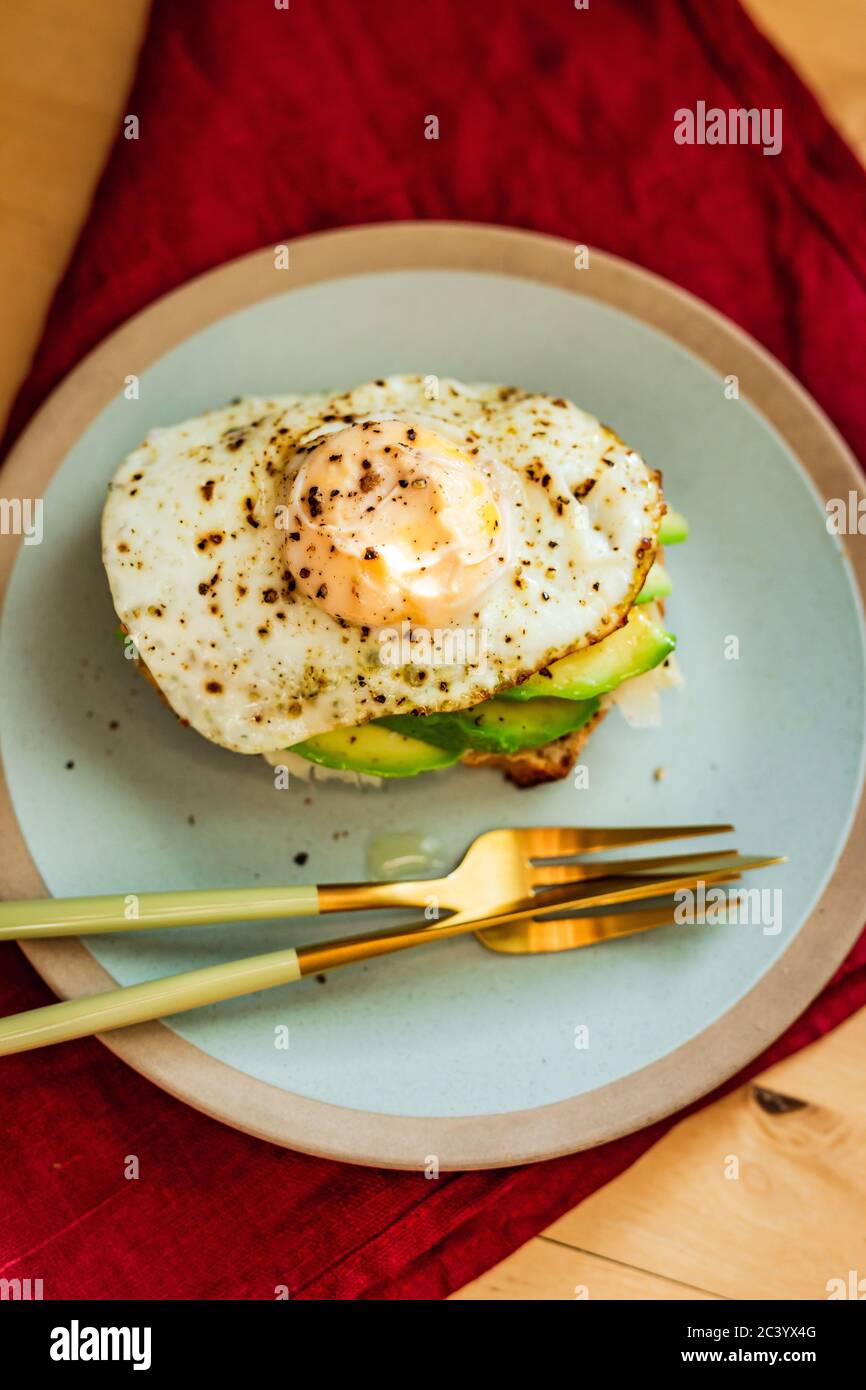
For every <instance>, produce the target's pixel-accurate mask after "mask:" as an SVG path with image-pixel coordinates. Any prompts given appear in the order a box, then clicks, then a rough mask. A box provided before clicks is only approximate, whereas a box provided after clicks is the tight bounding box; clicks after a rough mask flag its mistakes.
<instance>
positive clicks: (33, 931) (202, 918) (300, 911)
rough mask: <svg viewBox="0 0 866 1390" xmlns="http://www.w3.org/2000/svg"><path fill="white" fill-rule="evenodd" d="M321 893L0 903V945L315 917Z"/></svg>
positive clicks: (259, 891) (202, 893) (256, 891)
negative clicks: (150, 930) (83, 935)
mask: <svg viewBox="0 0 866 1390" xmlns="http://www.w3.org/2000/svg"><path fill="white" fill-rule="evenodd" d="M318 912H319V890H318V888H316V887H314V886H312V887H311V886H306V887H303V888H298V887H291V888H202V889H192V890H187V891H184V892H177V893H126V894H123V893H112V894H108V895H106V896H104V897H96V898H43V899H38V900H36V901H35V902H11V903H0V941H29V940H32V939H33V938H34V937H40V936H78V935H79V933H82V932H86V933H87V934H88V935H90V934H92V933H98V932H112V931H141V930H142V929H144V928H145V927H193V926H205V925H207V924H208V923H220V922H246V921H251V922H252V921H256V922H267V921H272V920H274V919H275V918H280V917H315V916H317V915H318Z"/></svg>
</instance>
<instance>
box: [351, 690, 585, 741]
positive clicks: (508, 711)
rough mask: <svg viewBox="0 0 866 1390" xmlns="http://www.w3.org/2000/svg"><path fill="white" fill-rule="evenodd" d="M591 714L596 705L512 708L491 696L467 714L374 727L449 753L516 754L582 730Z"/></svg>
mask: <svg viewBox="0 0 866 1390" xmlns="http://www.w3.org/2000/svg"><path fill="white" fill-rule="evenodd" d="M597 709H598V700H568V699H566V700H560V699H546V698H542V699H536V700H526V701H524V702H523V703H521V704H519V705H518V704H517V703H515V702H513V701H509V700H501V699H499V698H498V697H497V698H494V699H492V700H485V701H484V702H483V703H482V704H480V705H474V706H473V707H472V708H471V709H461V710H449V711H447V712H446V713H442V714H396V715H386V716H385V717H384V718H382V719H377V720H376V723H377V724H378V725H382V726H384V727H385V728H386V729H390V730H393V731H395V732H399V733H411V735H412V737H413V739H423V740H424V741H425V742H429V743H431V744H435V745H436V747H437V748H442V749H447V750H449V751H450V752H453V753H455V754H459V753H462V752H464V751H465V749H467V748H474V749H476V750H477V751H478V752H481V753H519V752H521V751H522V750H523V749H525V748H540V747H541V745H542V744H545V743H550V742H551V741H552V740H553V739H555V738H561V737H562V735H563V734H569V733H571V732H572V730H573V729H580V728H582V726H583V725H584V724H586V722H587V721H588V720H589V719H591V718H592V716H593V715H594V714H595V712H596V710H597Z"/></svg>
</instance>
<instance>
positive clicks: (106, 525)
mask: <svg viewBox="0 0 866 1390" xmlns="http://www.w3.org/2000/svg"><path fill="white" fill-rule="evenodd" d="M664 509H665V508H664V500H663V497H662V492H661V483H660V478H659V475H658V474H657V473H656V472H654V471H653V470H651V469H650V468H648V467H647V465H646V464H645V463H644V461H643V459H642V458H641V457H640V456H639V455H638V454H637V453H635V451H634V450H633V449H630V448H629V447H628V446H627V445H626V444H624V443H623V442H622V440H620V439H619V438H618V437H617V435H615V434H614V433H613V431H612V430H610V429H608V428H607V427H606V426H604V425H602V424H600V423H599V422H598V420H596V419H594V418H593V417H592V416H591V415H588V414H586V413H585V412H584V411H582V410H580V409H579V408H578V407H577V406H576V405H574V404H573V403H572V402H570V401H567V400H565V399H563V398H561V397H549V396H544V395H538V394H534V393H532V392H528V391H523V390H520V389H518V388H515V387H502V386H496V385H489V384H482V385H477V384H476V385H466V384H461V383H460V382H458V381H453V380H446V379H439V380H438V381H437V380H435V379H433V380H432V381H431V379H430V378H422V377H418V376H395V377H390V378H389V379H387V380H380V381H375V382H371V383H368V384H366V385H363V386H359V387H356V388H355V389H353V390H350V391H347V392H345V393H342V394H339V395H327V394H319V395H304V396H299V395H296V396H279V397H275V398H274V399H271V400H266V399H261V398H249V399H244V400H242V401H239V402H237V403H235V404H233V405H230V406H228V407H226V408H225V409H222V410H214V411H211V412H209V413H208V414H205V415H201V416H197V417H195V418H194V419H192V420H188V421H186V422H185V423H183V424H180V425H175V426H171V427H169V428H165V429H155V430H153V431H152V432H151V433H150V434H149V435H148V437H147V439H146V440H145V441H144V443H143V444H142V445H141V446H140V447H139V448H138V449H136V450H134V451H133V453H131V454H130V455H129V456H128V457H127V458H126V459H125V460H124V461H123V463H122V464H121V465H120V467H119V468H118V470H117V472H116V474H115V476H114V478H113V480H112V482H111V484H110V486H109V493H108V499H107V502H106V505H105V510H104V513H103V524H102V544H103V560H104V564H105V569H106V572H107V575H108V580H109V584H110V587H111V593H112V597H113V600H114V605H115V608H116V610H117V614H118V616H119V618H120V620H121V622H122V623H123V624H124V626H125V628H126V629H127V631H128V633H129V634H130V637H131V640H132V641H133V643H134V644H135V649H136V651H137V654H138V655H139V657H140V659H141V661H142V662H143V663H144V665H145V666H146V667H147V669H148V671H149V673H150V675H151V676H152V677H153V679H154V681H155V682H156V684H157V685H158V687H159V689H160V690H161V691H162V693H163V695H164V696H165V698H166V700H167V701H168V703H169V704H170V705H171V707H172V708H173V709H174V711H175V712H176V713H177V714H178V715H179V716H180V718H181V719H183V720H185V721H188V723H189V724H191V725H192V726H193V728H195V729H197V730H198V732H199V733H201V734H203V735H204V737H205V738H208V739H211V740H212V741H213V742H215V743H218V744H221V745H222V746H223V747H225V748H230V749H233V750H235V751H236V752H239V753H269V752H274V751H276V750H278V749H284V748H288V747H291V746H292V745H293V744H296V743H299V742H301V741H302V740H304V739H307V738H310V737H312V736H313V735H315V734H318V733H324V732H327V731H328V730H331V729H334V728H339V727H343V726H350V725H352V726H354V725H358V724H363V723H365V722H367V721H368V720H370V719H374V718H377V717H379V716H382V715H387V714H400V713H408V712H410V711H413V710H414V711H419V712H422V713H432V712H440V711H446V710H452V709H465V708H468V707H469V706H471V705H474V704H476V703H479V702H480V701H482V700H484V699H487V698H488V697H489V696H490V695H492V694H494V693H495V692H496V691H497V690H499V689H502V688H504V687H507V686H509V685H513V684H515V683H516V682H518V681H520V680H522V679H524V678H526V677H527V676H528V675H530V674H532V673H533V672H535V671H537V670H539V669H541V668H543V667H545V666H547V665H548V664H549V663H550V662H552V661H555V660H556V659H557V658H559V657H561V656H564V655H566V654H568V653H569V652H572V651H576V650H578V649H579V648H581V647H583V646H587V645H588V644H590V643H592V642H596V641H599V640H600V639H601V638H603V637H605V636H606V635H607V634H608V633H609V632H612V631H613V630H614V629H615V628H616V627H618V626H619V625H620V624H621V623H622V622H623V621H624V619H625V617H626V614H627V612H628V609H629V608H630V606H631V604H632V603H633V601H634V598H635V596H636V595H637V593H638V592H639V590H640V588H641V585H642V583H643V580H644V577H645V575H646V573H647V571H648V569H649V567H650V565H651V563H652V559H653V555H654V553H655V550H656V547H657V534H658V528H659V524H660V520H661V516H662V513H663V512H664Z"/></svg>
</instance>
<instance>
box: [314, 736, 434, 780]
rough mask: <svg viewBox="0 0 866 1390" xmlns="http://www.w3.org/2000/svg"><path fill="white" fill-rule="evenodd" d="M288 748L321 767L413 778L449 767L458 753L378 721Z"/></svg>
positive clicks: (315, 737) (379, 775)
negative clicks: (408, 735)
mask: <svg viewBox="0 0 866 1390" xmlns="http://www.w3.org/2000/svg"><path fill="white" fill-rule="evenodd" d="M290 751H291V752H292V753H300V755H301V757H302V758H307V759H308V760H309V762H311V763H319V764H320V766H322V767H335V768H339V769H341V770H342V771H345V772H363V773H368V774H370V775H371V776H374V777H414V776H416V774H417V773H419V772H433V771H435V770H436V769H437V768H441V767H451V765H452V764H453V763H456V761H457V758H458V756H459V754H458V753H457V752H453V751H450V750H449V749H445V748H441V747H435V746H434V745H433V744H432V743H425V742H423V741H422V740H421V739H418V738H407V737H406V735H405V734H402V733H399V732H396V733H395V732H393V731H392V730H391V729H386V728H383V727H382V725H381V724H379V723H375V724H362V725H361V726H360V727H359V728H356V729H332V730H331V731H330V732H329V733H327V734H316V735H315V736H314V737H313V738H308V739H305V740H304V742H303V743H296V744H295V745H294V747H293V748H292V749H291V750H290Z"/></svg>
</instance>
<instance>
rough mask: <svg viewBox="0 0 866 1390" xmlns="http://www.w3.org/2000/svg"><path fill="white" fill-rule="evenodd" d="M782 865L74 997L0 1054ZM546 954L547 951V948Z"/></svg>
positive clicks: (755, 862) (645, 881)
mask: <svg viewBox="0 0 866 1390" xmlns="http://www.w3.org/2000/svg"><path fill="white" fill-rule="evenodd" d="M779 862H781V861H780V860H778V859H773V858H750V859H745V858H742V859H740V858H738V857H736V858H734V859H733V862H732V864H731V865H728V866H726V867H724V868H716V869H706V868H705V869H703V870H702V871H700V872H699V873H697V874H696V873H694V872H692V873H689V874H679V875H674V876H668V877H665V875H664V874H646V875H635V876H634V877H633V878H628V877H625V878H624V879H623V880H622V881H620V882H617V883H616V884H615V886H611V883H610V882H602V884H601V886H597V887H592V888H590V889H584V890H583V892H582V893H581V894H580V896H578V897H577V898H575V897H574V892H575V890H574V887H573V886H564V887H560V888H553V889H550V890H549V891H547V892H545V893H543V894H540V895H539V896H538V897H536V898H533V899H531V900H528V901H527V900H526V899H524V900H523V901H522V902H520V903H515V904H512V905H510V906H509V907H506V908H500V909H499V910H498V911H497V912H494V913H490V914H488V915H487V916H486V917H484V918H482V919H481V920H479V917H478V914H477V913H474V912H468V911H463V912H457V913H455V914H454V915H453V916H452V917H449V918H447V919H446V920H445V921H444V922H438V923H430V922H428V921H423V922H416V923H413V924H411V925H410V926H405V927H390V928H385V929H384V930H380V931H375V932H366V933H364V934H363V935H360V936H354V937H340V938H338V939H336V940H334V941H323V942H317V943H315V944H312V945H308V946H299V947H297V948H290V949H287V950H282V951H272V952H270V953H269V954H267V955H261V956H252V957H248V958H247V959H245V960H238V961H231V962H228V963H224V964H221V965H211V966H205V967H204V968H203V969H200V970H190V971H185V972H184V973H182V974H179V975H170V976H168V977H166V978H164V979H161V980H148V981H145V982H144V983H143V984H139V985H128V986H126V987H124V988H121V989H113V990H107V991H106V992H105V993H103V994H96V995H92V996H90V997H89V998H81V999H69V1000H67V1001H66V1002H65V1003H62V1004H49V1005H47V1006H46V1007H45V1008H41V1009H32V1010H30V1011H29V1012H27V1013H23V1014H17V1015H13V1016H12V1017H10V1018H5V1019H2V1020H0V1055H5V1054H8V1053H13V1052H26V1051H29V1050H30V1049H32V1048H37V1047H45V1046H47V1045H49V1044H51V1043H56V1042H66V1041H69V1040H70V1039H72V1038H81V1037H85V1036H88V1035H89V1034H91V1033H105V1032H108V1031H109V1030H111V1029H114V1028H123V1027H127V1026H128V1025H130V1024H134V1023H143V1022H146V1021H147V1020H149V1019H154V1018H164V1017H166V1016H167V1015H168V1014H173V1013H179V1012H181V1011H183V1010H185V1009H194V1008H199V1007H200V1006H201V1005H204V1004H213V1003H216V1002H218V1001H220V1000H223V999H231V998H236V997H237V996H239V995H243V994H252V993H254V992H256V991H257V990H261V989H271V988H273V987H274V986H276V985H282V984H289V983H291V982H292V981H294V980H300V979H303V978H304V977H305V976H308V975H316V974H319V973H321V972H322V971H324V970H333V969H336V968H337V967H339V966H341V965H349V964H351V963H353V962H355V961H360V960H370V959H372V958H373V957H375V956H381V955H386V954H390V953H392V952H395V951H403V950H407V949H410V948H412V947H414V946H423V945H428V944H430V943H432V942H434V941H441V940H443V939H445V938H448V937H452V936H459V935H461V934H463V933H467V932H473V931H477V930H479V929H480V928H481V925H482V922H483V927H484V930H486V931H503V930H504V931H508V930H514V929H516V928H519V926H520V924H521V923H523V922H526V921H529V920H532V919H535V918H536V915H537V914H538V913H539V911H541V910H542V909H558V910H559V911H563V912H564V911H568V910H570V909H572V908H576V909H579V910H585V909H586V908H587V907H599V906H606V905H612V904H615V903H616V904H619V903H625V902H636V901H638V900H640V899H642V898H657V897H659V896H661V895H663V894H668V893H673V892H675V891H676V890H678V889H682V888H692V889H693V888H695V887H696V886H697V884H698V883H699V882H703V883H706V884H717V883H722V882H729V881H731V880H732V879H738V878H739V877H740V873H741V872H742V871H744V870H745V869H746V868H758V867H762V866H764V865H767V864H772V863H779ZM643 915H644V914H638V913H626V914H624V915H623V917H621V918H620V919H619V928H618V929H616V928H615V927H613V926H612V925H611V923H610V917H609V915H608V917H600V918H596V919H592V918H582V919H581V923H582V930H583V932H584V933H585V935H584V937H583V938H582V939H575V940H574V941H573V943H572V945H574V946H583V945H589V944H591V942H592V941H595V940H601V939H608V938H610V937H611V936H613V935H623V936H625V935H630V934H631V933H632V932H635V931H641V930H647V929H648V928H649V926H651V925H661V922H660V921H653V922H649V921H644V922H642V923H641V924H640V925H638V924H637V922H636V921H635V920H632V919H636V918H637V917H638V916H643ZM671 915H672V909H671V907H670V906H668V908H667V911H666V914H665V916H664V919H663V920H666V921H670V918H671ZM593 920H594V921H595V927H594V928H593ZM578 930H581V928H578ZM527 949H528V950H530V951H532V950H534V949H538V948H535V947H533V945H532V943H530V944H529V945H528V947H527ZM540 949H545V948H544V946H542V947H541V948H540Z"/></svg>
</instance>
